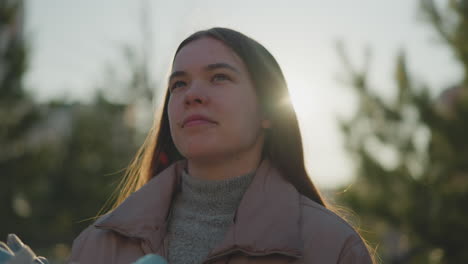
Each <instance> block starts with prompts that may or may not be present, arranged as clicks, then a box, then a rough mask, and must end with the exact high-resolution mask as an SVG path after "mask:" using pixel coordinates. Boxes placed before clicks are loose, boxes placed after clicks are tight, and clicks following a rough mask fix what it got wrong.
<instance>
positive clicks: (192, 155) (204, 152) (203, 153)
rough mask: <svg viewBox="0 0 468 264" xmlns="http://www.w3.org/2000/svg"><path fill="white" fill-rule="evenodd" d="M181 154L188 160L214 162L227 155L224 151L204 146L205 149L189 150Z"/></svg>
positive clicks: (193, 148) (192, 148)
mask: <svg viewBox="0 0 468 264" xmlns="http://www.w3.org/2000/svg"><path fill="white" fill-rule="evenodd" d="M181 153H182V154H183V156H184V157H185V158H186V159H187V160H194V161H195V160H198V161H213V160H216V159H217V158H220V157H221V156H223V154H225V151H222V150H220V149H213V148H207V147H206V146H203V148H195V147H191V148H189V149H188V148H187V149H185V151H182V152H181Z"/></svg>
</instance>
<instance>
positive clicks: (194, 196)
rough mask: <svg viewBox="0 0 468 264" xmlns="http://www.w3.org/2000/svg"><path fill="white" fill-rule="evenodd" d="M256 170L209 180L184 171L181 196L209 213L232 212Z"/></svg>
mask: <svg viewBox="0 0 468 264" xmlns="http://www.w3.org/2000/svg"><path fill="white" fill-rule="evenodd" d="M254 175H255V172H251V173H247V174H244V175H241V176H238V177H234V178H229V179H221V180H207V179H202V178H198V177H194V176H191V175H189V174H188V173H187V172H186V171H185V170H184V171H183V172H182V186H181V193H180V195H181V197H180V198H182V199H183V200H185V201H187V202H189V203H192V204H193V205H194V206H196V207H197V208H199V209H201V210H202V211H203V212H206V213H208V214H211V213H213V214H220V213H221V214H231V213H233V212H234V211H235V210H236V208H237V207H238V206H239V203H240V201H241V199H242V196H243V195H244V193H245V191H246V190H247V187H248V186H249V184H250V182H251V181H252V179H253V176H254Z"/></svg>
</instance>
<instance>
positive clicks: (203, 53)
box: [172, 37, 244, 70]
mask: <svg viewBox="0 0 468 264" xmlns="http://www.w3.org/2000/svg"><path fill="white" fill-rule="evenodd" d="M214 63H228V64H230V65H232V66H236V67H238V68H239V70H244V63H243V62H242V60H241V59H240V58H239V56H237V54H236V53H235V52H234V51H233V50H231V49H230V48H229V47H227V46H226V45H224V44H223V43H222V42H221V41H219V40H216V39H213V38H208V37H204V38H201V39H197V40H194V41H192V42H190V43H188V44H187V45H185V46H184V47H183V48H182V49H181V50H180V51H179V53H177V55H176V57H175V59H174V64H173V66H172V68H173V70H187V69H191V68H197V67H204V66H206V65H209V64H214Z"/></svg>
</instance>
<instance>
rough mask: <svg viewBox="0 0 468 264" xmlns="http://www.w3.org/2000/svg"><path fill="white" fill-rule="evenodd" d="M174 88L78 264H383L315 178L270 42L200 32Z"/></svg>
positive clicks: (188, 46)
mask: <svg viewBox="0 0 468 264" xmlns="http://www.w3.org/2000/svg"><path fill="white" fill-rule="evenodd" d="M168 83H169V84H168V90H167V93H166V98H165V101H164V108H163V111H162V116H161V119H160V121H159V124H157V125H155V127H154V129H153V130H152V132H151V133H150V134H149V136H148V139H147V141H146V142H145V144H144V145H143V147H142V148H141V150H140V152H139V154H138V155H137V157H136V159H135V161H134V163H133V164H132V166H131V168H130V170H129V173H128V174H127V177H126V180H125V181H124V182H123V185H122V188H121V192H120V194H121V195H120V197H119V199H118V200H117V206H116V207H114V209H113V210H111V212H109V213H108V214H106V215H104V216H103V217H101V218H100V219H99V220H98V221H96V223H94V224H93V225H91V226H90V227H88V228H87V229H86V230H85V231H83V232H82V233H81V234H80V236H79V237H78V238H77V239H76V240H75V241H74V245H73V249H72V255H71V258H70V261H71V262H79V263H131V262H133V261H135V260H137V259H138V258H140V257H141V256H144V255H145V254H149V253H156V254H159V255H161V256H163V257H164V258H166V259H167V260H168V262H169V263H171V264H176V263H321V264H327V263H372V261H371V257H370V256H369V253H368V251H367V249H366V246H365V244H364V242H363V241H362V239H361V238H360V236H359V235H358V234H357V233H356V232H355V231H354V230H353V229H352V227H350V226H349V225H348V224H347V223H346V222H345V221H344V220H342V219H341V218H340V217H338V216H337V215H335V214H334V213H332V212H331V211H330V210H328V209H327V208H326V205H325V203H324V201H323V199H322V198H321V196H320V194H319V192H318V191H317V189H316V188H315V187H314V185H313V184H312V182H311V180H310V178H309V177H308V174H307V172H306V170H305V166H304V159H303V148H302V142H301V136H300V131H299V126H298V122H297V118H296V114H295V112H294V109H293V106H292V104H291V101H290V98H289V94H288V90H287V86H286V81H285V79H284V76H283V74H282V72H281V69H280V67H279V65H278V63H277V62H276V60H275V59H274V58H273V56H272V55H271V54H270V53H269V52H268V51H267V50H266V49H265V48H264V47H263V46H262V45H261V44H259V43H258V42H256V41H255V40H253V39H251V38H249V37H247V36H245V35H243V34H241V33H239V32H236V31H233V30H230V29H225V28H212V29H209V30H206V31H199V32H196V33H194V34H193V35H191V36H189V37H188V38H187V39H185V40H184V41H183V42H182V43H181V44H180V45H179V47H178V49H177V51H176V54H175V57H174V60H173V66H172V73H171V75H170V77H169V82H168ZM155 124H156V123H155Z"/></svg>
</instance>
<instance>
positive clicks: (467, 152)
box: [339, 0, 468, 263]
mask: <svg viewBox="0 0 468 264" xmlns="http://www.w3.org/2000/svg"><path fill="white" fill-rule="evenodd" d="M445 3H446V4H447V5H446V6H445V7H443V8H442V7H437V5H436V4H435V3H434V1H432V0H421V12H422V14H423V16H424V18H425V19H426V21H427V22H429V24H430V25H431V26H432V27H433V28H434V29H435V30H436V32H437V33H438V35H439V36H440V37H441V39H442V40H443V43H445V44H446V46H447V47H448V48H450V49H451V51H453V54H454V55H455V56H454V57H455V59H456V61H457V62H458V63H460V65H461V66H462V67H463V73H464V75H463V76H462V78H461V80H460V81H455V82H454V84H453V86H452V87H449V88H447V89H445V90H444V91H443V92H442V93H441V94H439V95H437V96H433V95H431V92H430V89H429V87H428V86H426V85H423V84H420V83H418V82H417V81H416V80H415V78H412V76H411V75H410V73H409V70H408V69H407V66H406V62H405V54H404V52H401V53H400V54H399V55H398V56H397V60H396V69H395V81H396V86H397V93H396V96H395V97H394V98H391V99H388V98H386V97H383V96H381V95H379V94H378V93H377V92H376V91H375V89H372V87H371V85H370V84H369V82H368V70H367V68H368V65H369V64H368V63H366V66H365V67H364V69H362V70H357V69H355V67H353V66H351V63H350V62H349V60H348V58H347V56H346V52H344V49H343V47H342V46H340V48H339V53H340V55H341V58H342V59H343V63H344V65H346V66H345V67H346V69H347V70H346V72H347V73H348V77H349V78H348V79H347V81H348V85H349V86H351V87H352V88H353V90H354V91H355V94H356V95H357V96H356V97H357V100H358V109H357V111H356V112H355V113H354V116H353V117H352V118H351V119H349V120H342V121H341V125H342V130H343V132H344V135H345V139H346V147H347V149H348V150H349V152H350V153H351V154H352V156H353V158H354V159H355V161H356V164H357V166H356V167H357V171H356V175H357V176H356V177H357V178H356V181H355V182H354V184H353V185H351V186H350V187H348V188H347V189H346V191H345V192H343V193H342V194H341V195H339V199H340V200H341V201H342V202H344V203H345V204H347V205H348V206H350V207H351V208H352V209H353V210H354V211H355V212H356V213H357V214H359V215H360V217H361V219H362V223H361V225H362V226H366V229H368V232H364V236H365V237H366V238H367V239H368V240H369V241H370V242H371V244H374V245H377V244H378V247H377V248H378V252H379V255H380V256H381V258H382V260H383V262H384V263H468V246H467V245H468V244H467V242H466V241H467V238H466V235H467V234H468V210H467V204H468V1H467V0H451V1H446V2H445Z"/></svg>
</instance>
